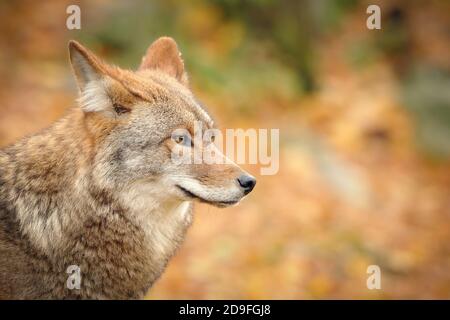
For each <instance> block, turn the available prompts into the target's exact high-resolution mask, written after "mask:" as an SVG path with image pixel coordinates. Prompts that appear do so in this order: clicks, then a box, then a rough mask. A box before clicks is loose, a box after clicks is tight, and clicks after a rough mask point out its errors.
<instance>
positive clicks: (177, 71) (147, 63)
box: [139, 37, 188, 85]
mask: <svg viewBox="0 0 450 320" xmlns="http://www.w3.org/2000/svg"><path fill="white" fill-rule="evenodd" d="M145 69H157V70H160V71H162V72H164V73H166V74H168V75H170V76H172V77H174V78H176V79H177V80H178V81H179V82H181V83H182V84H184V85H187V84H188V78H187V74H186V72H185V70H184V63H183V59H181V53H180V51H179V50H178V46H177V43H176V42H175V40H173V39H172V38H170V37H161V38H159V39H157V40H156V41H155V42H153V43H152V44H151V45H150V47H148V49H147V53H146V54H145V56H144V57H143V58H142V62H141V66H140V67H139V70H145Z"/></svg>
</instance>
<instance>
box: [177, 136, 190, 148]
mask: <svg viewBox="0 0 450 320" xmlns="http://www.w3.org/2000/svg"><path fill="white" fill-rule="evenodd" d="M173 140H174V141H175V142H176V143H178V144H181V145H183V146H191V143H192V142H191V139H190V138H189V137H188V136H187V135H185V134H182V135H176V136H174V137H173Z"/></svg>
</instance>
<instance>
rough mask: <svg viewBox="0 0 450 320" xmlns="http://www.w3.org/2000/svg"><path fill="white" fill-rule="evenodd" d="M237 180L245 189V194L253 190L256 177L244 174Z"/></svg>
mask: <svg viewBox="0 0 450 320" xmlns="http://www.w3.org/2000/svg"><path fill="white" fill-rule="evenodd" d="M237 180H238V182H239V185H240V186H241V187H242V188H243V189H244V193H245V194H247V193H249V192H250V191H252V190H253V188H254V187H255V184H256V179H255V178H253V177H252V176H248V175H242V176H240V177H239V178H238V179H237Z"/></svg>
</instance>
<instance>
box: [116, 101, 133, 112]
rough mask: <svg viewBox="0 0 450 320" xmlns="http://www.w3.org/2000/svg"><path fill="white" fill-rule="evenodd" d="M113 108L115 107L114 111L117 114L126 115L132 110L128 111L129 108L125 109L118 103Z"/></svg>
mask: <svg viewBox="0 0 450 320" xmlns="http://www.w3.org/2000/svg"><path fill="white" fill-rule="evenodd" d="M113 107H114V111H115V112H116V113H117V114H124V113H127V112H130V109H128V108H126V107H124V106H122V105H120V104H118V103H114V104H113Z"/></svg>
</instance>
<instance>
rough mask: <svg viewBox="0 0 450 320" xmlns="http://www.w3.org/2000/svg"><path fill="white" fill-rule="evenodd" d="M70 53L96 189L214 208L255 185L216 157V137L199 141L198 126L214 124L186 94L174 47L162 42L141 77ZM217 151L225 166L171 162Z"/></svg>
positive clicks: (78, 50)
mask: <svg viewBox="0 0 450 320" xmlns="http://www.w3.org/2000/svg"><path fill="white" fill-rule="evenodd" d="M69 51H70V61H71V64H72V67H73V70H74V73H75V76H76V79H77V82H78V86H79V89H80V96H79V99H78V101H79V107H80V108H81V110H82V113H81V114H82V117H83V121H84V123H85V130H86V131H87V132H88V135H87V136H88V137H89V139H88V140H89V143H90V145H91V146H92V148H91V149H92V150H93V152H92V154H91V155H90V158H91V160H92V178H93V179H95V181H96V183H99V184H102V185H103V186H104V187H108V188H111V190H117V189H120V190H129V189H133V188H137V189H138V190H140V192H143V193H145V192H149V193H152V192H153V193H156V192H157V193H158V194H159V195H158V196H159V197H166V198H171V199H179V200H180V201H185V200H194V199H196V200H199V201H202V202H207V203H210V204H213V205H216V206H227V205H232V204H235V203H237V202H239V201H240V200H241V199H242V197H244V196H245V195H246V194H248V193H249V192H250V191H251V190H252V189H253V187H254V186H255V183H256V180H255V179H254V178H253V177H252V176H250V175H249V174H248V173H246V172H245V171H243V170H242V169H240V168H239V167H238V166H237V165H236V164H234V163H233V162H231V161H230V160H228V159H226V157H225V156H224V155H223V154H222V153H220V151H219V150H217V149H214V148H215V147H214V144H213V143H212V140H214V135H213V134H211V135H208V138H207V139H205V138H204V137H200V138H199V137H197V136H196V135H195V134H194V132H193V131H194V125H196V126H198V125H199V124H200V126H201V127H202V129H203V130H207V129H212V128H214V122H213V120H212V119H211V117H210V115H209V114H208V113H207V112H206V110H205V109H204V108H203V107H202V106H201V105H200V104H199V102H198V101H197V100H196V99H195V97H194V95H193V94H192V92H191V91H190V89H189V87H188V79H187V75H186V72H185V69H184V64H183V61H182V59H181V54H180V52H179V51H178V47H177V44H176V43H175V41H174V40H173V39H171V38H167V37H163V38H159V39H158V40H156V41H155V42H154V43H153V44H152V45H151V46H150V47H149V48H148V50H147V53H146V54H145V56H144V57H143V59H142V62H141V65H140V67H139V69H138V70H137V71H129V70H124V69H120V68H117V67H115V66H110V65H108V64H106V63H104V62H102V61H101V60H100V59H99V58H97V57H96V56H95V55H94V54H93V53H91V52H90V51H89V50H87V49H86V48H84V47H83V46H82V45H81V44H79V43H77V42H75V41H71V42H70V43H69ZM205 140H208V141H205ZM211 149H213V151H214V153H215V157H216V159H217V157H219V158H221V159H222V160H223V161H217V163H197V162H195V161H192V162H190V163H186V162H179V161H174V159H173V154H174V152H180V150H181V151H183V153H184V154H188V155H189V156H192V157H193V154H194V153H195V152H196V153H197V154H198V153H200V154H202V153H204V152H206V150H208V152H211ZM141 196H144V195H141Z"/></svg>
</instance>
